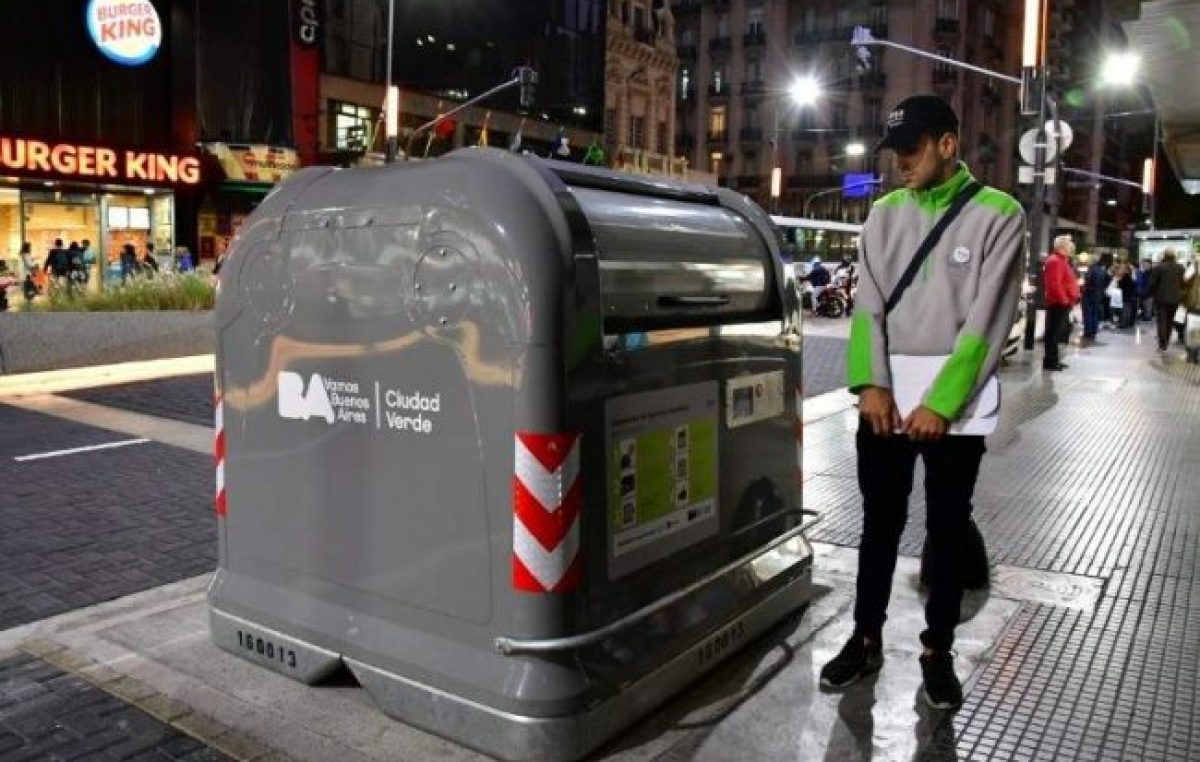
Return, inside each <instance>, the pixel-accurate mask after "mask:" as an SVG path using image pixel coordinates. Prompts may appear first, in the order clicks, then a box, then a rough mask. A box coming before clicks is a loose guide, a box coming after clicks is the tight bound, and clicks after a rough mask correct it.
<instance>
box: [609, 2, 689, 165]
mask: <svg viewBox="0 0 1200 762" xmlns="http://www.w3.org/2000/svg"><path fill="white" fill-rule="evenodd" d="M606 39H607V44H606V55H605V74H604V146H605V151H606V154H607V156H608V158H609V160H610V162H611V163H613V164H615V165H617V166H627V167H631V168H638V169H647V170H652V171H659V172H664V173H678V172H675V171H673V170H675V169H677V167H673V166H672V163H671V161H670V159H671V158H672V157H674V155H675V132H676V126H675V106H676V94H675V88H676V83H677V74H678V70H679V59H678V56H677V55H676V50H675V18H674V16H673V15H672V14H671V9H670V7H668V5H667V4H666V3H665V2H664V0H612V2H610V3H609V4H608V20H607V29H606Z"/></svg>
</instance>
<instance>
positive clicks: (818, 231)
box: [771, 215, 862, 278]
mask: <svg viewBox="0 0 1200 762" xmlns="http://www.w3.org/2000/svg"><path fill="white" fill-rule="evenodd" d="M771 221H772V222H774V223H775V227H776V228H778V229H779V235H780V237H781V239H782V245H783V251H784V256H785V257H788V258H790V259H791V261H792V262H794V263H795V264H796V265H797V267H796V277H798V278H802V277H804V275H805V274H806V272H807V271H808V263H809V262H811V261H812V259H813V257H816V258H817V259H820V260H821V261H822V262H824V263H826V264H831V265H833V266H834V267H836V266H837V263H838V262H841V261H842V257H844V256H846V255H849V256H850V258H851V259H853V260H855V261H857V260H858V236H859V234H860V233H861V232H862V225H861V224H859V223H854V222H834V221H833V220H812V219H808V218H806V217H782V216H779V215H772V216H771Z"/></svg>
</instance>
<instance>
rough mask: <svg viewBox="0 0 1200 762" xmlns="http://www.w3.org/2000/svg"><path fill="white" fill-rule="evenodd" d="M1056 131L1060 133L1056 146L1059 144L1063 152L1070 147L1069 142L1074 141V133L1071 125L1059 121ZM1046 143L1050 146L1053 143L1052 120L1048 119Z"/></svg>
mask: <svg viewBox="0 0 1200 762" xmlns="http://www.w3.org/2000/svg"><path fill="white" fill-rule="evenodd" d="M1058 129H1059V133H1060V134H1059V138H1058V144H1059V147H1060V148H1061V149H1062V150H1064V151H1065V150H1067V149H1068V148H1070V147H1071V141H1072V140H1074V139H1075V131H1074V130H1072V129H1071V125H1069V124H1067V123H1066V122H1064V121H1063V120H1061V119H1059V120H1058ZM1046 141H1047V143H1048V144H1052V143H1053V142H1054V120H1053V119H1049V120H1047V121H1046Z"/></svg>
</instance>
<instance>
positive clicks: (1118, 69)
mask: <svg viewBox="0 0 1200 762" xmlns="http://www.w3.org/2000/svg"><path fill="white" fill-rule="evenodd" d="M1141 63H1142V59H1141V56H1139V55H1138V54H1137V53H1131V52H1128V51H1127V52H1123V53H1109V54H1108V55H1107V56H1106V57H1105V58H1104V63H1103V65H1101V67H1100V83H1101V84H1102V85H1111V86H1115V87H1128V86H1129V85H1132V84H1133V83H1134V82H1136V81H1137V73H1138V68H1139V67H1140V66H1141Z"/></svg>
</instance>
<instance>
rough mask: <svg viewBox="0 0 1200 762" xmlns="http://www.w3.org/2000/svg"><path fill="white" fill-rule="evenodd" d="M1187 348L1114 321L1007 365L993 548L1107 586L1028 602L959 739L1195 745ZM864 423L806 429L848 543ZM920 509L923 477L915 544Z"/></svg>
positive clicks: (1197, 611) (1191, 405)
mask: <svg viewBox="0 0 1200 762" xmlns="http://www.w3.org/2000/svg"><path fill="white" fill-rule="evenodd" d="M1039 352H1040V349H1039ZM1179 355H1180V353H1179V352H1178V351H1175V350H1172V352H1171V353H1169V354H1168V355H1167V356H1166V357H1160V356H1159V355H1158V354H1157V352H1155V351H1154V347H1153V340H1152V339H1151V338H1150V337H1149V336H1148V335H1147V334H1144V333H1143V334H1140V335H1133V336H1131V335H1122V334H1116V333H1105V334H1102V336H1101V345H1099V346H1095V347H1092V348H1089V349H1086V350H1081V351H1078V350H1077V351H1071V352H1069V353H1068V355H1067V356H1066V358H1065V362H1066V363H1068V364H1069V365H1070V368H1069V370H1067V371H1065V372H1062V373H1057V374H1049V375H1045V374H1042V373H1041V372H1040V371H1034V370H1031V369H1030V368H1029V367H1027V366H1026V367H1021V366H1016V367H1011V368H1009V369H1007V370H1006V371H1005V372H1004V373H1003V382H1004V400H1005V401H1004V406H1005V410H1004V417H1003V425H1002V427H1001V429H1000V430H999V431H998V432H997V433H996V434H995V435H994V436H993V437H991V438H990V440H989V455H988V456H987V457H986V458H985V459H984V465H983V470H982V473H981V476H980V481H979V487H978V490H977V494H976V499H975V515H976V519H977V521H978V523H979V525H980V527H981V529H982V531H983V534H984V536H985V537H986V539H987V542H988V545H989V549H990V553H991V556H992V560H993V561H994V562H996V563H1000V564H1006V565H1011V566H1013V567H1023V568H1029V569H1035V570H1040V571H1044V572H1055V573H1069V574H1072V575H1081V578H1082V579H1085V580H1086V579H1091V580H1094V581H1095V582H1096V583H1097V584H1098V585H1100V586H1101V590H1102V595H1101V596H1100V597H1099V600H1098V601H1097V603H1096V605H1095V606H1094V607H1090V608H1088V609H1086V610H1079V609H1078V608H1068V607H1063V606H1050V605H1045V604H1038V603H1031V602H1027V603H1025V604H1024V605H1022V607H1021V609H1020V610H1019V611H1018V613H1017V615H1016V617H1015V619H1014V621H1013V622H1012V623H1011V625H1010V626H1009V627H1008V629H1007V630H1006V631H1005V632H1004V633H1003V634H1002V635H1001V636H1000V638H999V639H998V641H997V643H996V651H995V655H994V656H993V657H992V659H991V660H990V663H989V664H988V666H987V668H986V669H985V670H984V671H983V672H982V674H980V675H978V679H977V682H976V684H975V686H974V688H973V689H972V690H971V692H970V694H969V695H968V697H967V703H966V705H965V706H964V707H963V708H962V710H960V711H959V712H958V713H957V714H956V715H955V716H954V717H953V720H952V727H953V732H952V733H946V734H943V735H942V736H941V738H942V740H943V743H944V744H945V747H946V748H945V751H946V752H947V753H949V752H951V751H955V752H956V753H957V754H958V755H959V757H961V758H966V759H972V760H975V759H1036V760H1043V759H1044V760H1064V759H1100V760H1109V759H1112V760H1151V759H1155V760H1157V759H1169V760H1176V759H1177V760H1185V759H1197V758H1200V710H1197V704H1198V703H1200V679H1198V678H1200V637H1198V636H1197V632H1198V631H1200V584H1198V583H1200V563H1198V561H1200V559H1198V556H1197V540H1198V538H1200V368H1197V367H1196V366H1190V365H1186V364H1184V363H1183V362H1182V360H1181V358H1180V356H1179ZM1039 357H1040V355H1039ZM855 426H856V419H855V414H854V411H853V410H847V411H844V412H843V413H841V414H838V415H835V416H832V417H830V418H827V419H825V420H823V421H821V422H820V423H817V424H815V425H810V426H809V427H808V428H807V429H806V432H805V444H806V450H805V465H806V472H807V475H808V480H807V482H806V484H805V488H806V500H807V505H808V507H810V508H815V509H817V510H821V511H823V512H824V513H825V515H826V521H825V522H824V523H823V524H822V525H820V526H818V527H817V531H816V532H815V536H816V538H817V539H819V540H824V541H826V542H830V543H835V544H840V545H845V546H854V545H857V542H858V537H859V533H860V532H861V511H860V509H859V507H858V502H857V500H858V498H857V486H856V480H855V459H854V451H853V439H852V437H851V436H850V434H851V432H852V431H853V429H854V427H855ZM924 518H925V517H924V497H923V495H922V487H921V483H920V480H919V479H918V483H917V485H916V486H915V488H914V491H913V499H912V508H911V511H910V524H909V527H908V530H907V531H906V532H905V534H904V538H903V540H902V543H903V544H902V552H903V553H906V554H909V555H916V554H919V552H920V547H921V543H922V541H923V536H924V532H923V530H922V527H923V522H924ZM947 739H952V740H953V743H952V744H951V743H950V742H949V740H947Z"/></svg>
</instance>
